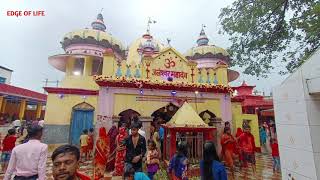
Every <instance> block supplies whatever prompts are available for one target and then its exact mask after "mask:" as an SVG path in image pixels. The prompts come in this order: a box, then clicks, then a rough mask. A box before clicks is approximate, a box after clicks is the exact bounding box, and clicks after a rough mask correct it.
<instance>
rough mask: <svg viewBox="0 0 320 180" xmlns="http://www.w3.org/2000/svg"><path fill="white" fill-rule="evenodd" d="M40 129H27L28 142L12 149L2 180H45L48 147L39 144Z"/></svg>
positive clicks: (36, 126)
mask: <svg viewBox="0 0 320 180" xmlns="http://www.w3.org/2000/svg"><path fill="white" fill-rule="evenodd" d="M42 129H43V128H42V127H41V126H39V125H35V126H31V127H29V128H28V135H29V141H28V142H27V143H24V144H20V145H18V146H16V147H15V148H13V150H12V153H11V158H10V161H9V165H8V169H7V171H6V174H5V176H4V180H11V178H12V177H11V176H12V175H13V174H14V175H15V176H14V179H15V180H20V179H21V180H22V179H23V180H37V179H39V180H45V179H46V162H47V155H48V145H46V144H43V143H41V142H40V140H41V137H42Z"/></svg>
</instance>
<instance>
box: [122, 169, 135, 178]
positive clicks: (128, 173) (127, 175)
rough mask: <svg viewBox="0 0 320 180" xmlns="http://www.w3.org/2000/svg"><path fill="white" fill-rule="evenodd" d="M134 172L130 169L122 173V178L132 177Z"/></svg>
mask: <svg viewBox="0 0 320 180" xmlns="http://www.w3.org/2000/svg"><path fill="white" fill-rule="evenodd" d="M134 173H135V170H134V169H133V168H130V169H129V170H128V171H126V172H125V173H124V177H125V178H126V177H130V176H134Z"/></svg>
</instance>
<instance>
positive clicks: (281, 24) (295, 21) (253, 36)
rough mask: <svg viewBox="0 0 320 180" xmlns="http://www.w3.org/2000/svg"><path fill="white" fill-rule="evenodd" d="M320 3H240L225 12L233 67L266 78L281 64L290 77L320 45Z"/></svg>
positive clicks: (269, 0)
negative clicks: (236, 66) (235, 66)
mask: <svg viewBox="0 0 320 180" xmlns="http://www.w3.org/2000/svg"><path fill="white" fill-rule="evenodd" d="M319 16H320V0H236V1H235V2H234V3H233V4H232V5H231V6H228V7H225V8H223V9H222V10H221V13H220V15H219V18H220V21H221V25H222V31H221V32H222V33H226V34H228V35H229V36H230V40H231V42H232V45H231V47H230V48H229V52H230V54H231V56H232V59H233V61H232V65H238V66H240V67H244V68H245V70H244V73H245V74H250V75H256V76H263V77H266V76H267V75H268V74H269V73H270V71H271V70H272V69H274V68H275V66H276V65H277V64H283V63H284V64H285V68H283V69H285V70H284V71H282V70H281V71H279V73H288V72H292V71H294V70H295V69H296V68H297V67H299V66H300V65H301V64H302V63H303V62H304V60H305V59H306V58H307V57H308V56H309V55H310V54H312V53H313V52H314V51H315V50H316V49H317V48H318V47H319V45H320V19H319Z"/></svg>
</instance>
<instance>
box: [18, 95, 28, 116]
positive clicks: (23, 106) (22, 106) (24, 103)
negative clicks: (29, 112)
mask: <svg viewBox="0 0 320 180" xmlns="http://www.w3.org/2000/svg"><path fill="white" fill-rule="evenodd" d="M26 107H27V100H25V99H23V100H21V102H20V107H19V119H20V120H22V119H23V117H24V112H25V110H26Z"/></svg>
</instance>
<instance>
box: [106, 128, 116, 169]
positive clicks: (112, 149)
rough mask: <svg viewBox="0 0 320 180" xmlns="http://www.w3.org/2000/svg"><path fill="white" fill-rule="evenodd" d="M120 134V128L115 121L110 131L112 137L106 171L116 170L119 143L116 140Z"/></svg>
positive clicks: (110, 137) (109, 135) (109, 134)
mask: <svg viewBox="0 0 320 180" xmlns="http://www.w3.org/2000/svg"><path fill="white" fill-rule="evenodd" d="M117 135H118V128H117V125H116V124H115V123H114V124H113V125H112V128H111V129H110V130H109V132H108V138H109V139H110V151H109V152H110V153H109V157H108V162H107V167H106V171H108V172H111V171H113V170H114V165H115V161H116V149H117V144H116V142H115V139H116V138H117Z"/></svg>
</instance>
